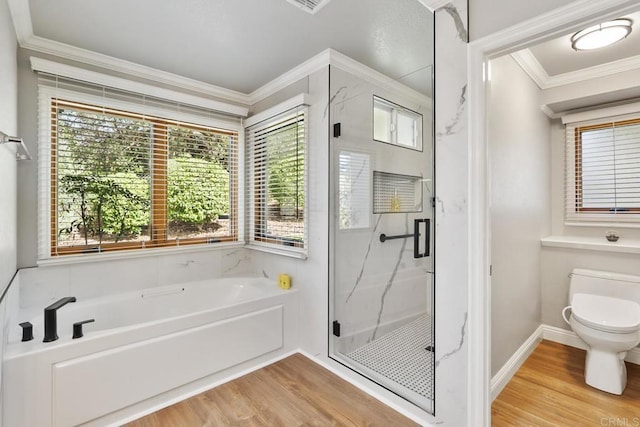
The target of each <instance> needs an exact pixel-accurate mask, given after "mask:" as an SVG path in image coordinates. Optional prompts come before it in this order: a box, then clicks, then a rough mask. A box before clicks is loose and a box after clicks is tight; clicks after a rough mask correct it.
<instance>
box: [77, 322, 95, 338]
mask: <svg viewBox="0 0 640 427" xmlns="http://www.w3.org/2000/svg"><path fill="white" fill-rule="evenodd" d="M95 321H96V319H88V320H83V321H82V322H76V323H74V324H73V339H76V338H82V337H83V336H84V334H83V333H82V325H84V324H85V323H91V322H95Z"/></svg>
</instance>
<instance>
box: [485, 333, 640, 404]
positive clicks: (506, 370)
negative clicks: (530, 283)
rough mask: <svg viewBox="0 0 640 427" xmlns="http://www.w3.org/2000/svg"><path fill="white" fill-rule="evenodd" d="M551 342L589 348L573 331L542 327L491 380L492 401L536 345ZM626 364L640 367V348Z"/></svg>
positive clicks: (633, 351)
mask: <svg viewBox="0 0 640 427" xmlns="http://www.w3.org/2000/svg"><path fill="white" fill-rule="evenodd" d="M543 339H545V340H549V341H553V342H557V343H559V344H564V345H568V346H569V347H574V348H579V349H582V350H586V349H587V346H586V344H585V343H584V341H582V340H581V339H580V338H579V337H578V336H577V335H576V334H575V332H573V331H568V330H566V329H562V328H556V327H555V326H549V325H540V326H539V327H538V329H536V331H535V332H534V333H533V334H531V336H530V337H529V338H527V340H526V341H525V342H524V343H523V344H522V345H521V346H520V348H518V350H516V352H515V353H513V356H511V357H510V358H509V360H507V363H505V364H504V365H503V366H502V368H500V370H499V371H498V372H497V373H496V374H495V375H494V376H493V378H491V401H493V400H495V398H496V397H498V395H499V394H500V392H501V391H502V390H503V389H504V388H505V386H506V385H507V384H508V383H509V381H510V380H511V378H513V376H514V375H515V374H516V372H517V371H518V369H520V366H522V364H523V363H524V362H525V360H527V358H528V357H529V356H530V355H531V353H532V352H533V350H534V349H535V347H536V345H537V344H538V343H539V342H540V341H541V340H543ZM624 360H625V361H626V362H629V363H633V364H636V365H640V347H636V348H634V349H633V350H631V351H629V352H628V353H627V357H626V358H625V359H624Z"/></svg>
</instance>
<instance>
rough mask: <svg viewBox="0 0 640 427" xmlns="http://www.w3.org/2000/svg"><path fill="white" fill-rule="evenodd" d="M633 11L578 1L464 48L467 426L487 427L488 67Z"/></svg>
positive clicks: (633, 1) (602, 0) (626, 3)
mask: <svg viewBox="0 0 640 427" xmlns="http://www.w3.org/2000/svg"><path fill="white" fill-rule="evenodd" d="M639 9H640V4H638V2H637V0H599V1H597V2H596V1H593V0H578V1H575V2H573V3H570V4H568V5H566V6H563V7H560V8H557V9H554V10H552V11H550V12H548V13H544V14H542V15H539V16H537V17H534V18H532V19H529V20H527V21H524V22H522V23H519V24H517V25H514V26H512V27H509V28H507V29H505V30H502V31H498V32H496V33H494V34H491V35H488V36H486V37H483V38H481V39H478V40H476V41H472V42H471V43H470V44H469V45H468V50H467V67H468V79H469V80H468V84H469V87H468V93H469V116H468V118H469V119H468V120H469V122H468V127H469V183H468V185H469V280H468V285H469V289H468V292H469V294H468V296H469V353H468V354H469V359H468V368H469V383H468V384H469V385H468V404H469V408H468V411H469V412H468V417H467V420H468V425H469V426H475V425H480V424H481V425H486V426H489V425H491V392H490V387H491V277H490V263H491V228H490V225H491V222H490V221H491V204H490V197H491V188H490V182H491V181H490V168H489V161H490V150H489V137H488V122H487V119H488V113H489V108H488V104H487V102H488V89H489V82H490V77H491V76H490V69H489V67H488V63H489V61H490V60H491V59H493V58H497V57H499V56H503V55H505V54H509V53H512V52H514V51H517V50H520V49H523V48H525V47H527V46H531V45H533V44H536V43H539V42H541V41H543V40H547V39H551V38H553V37H556V36H560V35H562V34H566V33H568V32H571V31H578V30H580V29H582V28H584V27H585V26H588V25H592V24H597V23H599V22H602V21H604V20H606V19H611V18H617V17H619V16H620V15H623V14H626V13H629V12H633V11H637V10H639ZM480 420H482V422H481V423H480V422H479V421H480Z"/></svg>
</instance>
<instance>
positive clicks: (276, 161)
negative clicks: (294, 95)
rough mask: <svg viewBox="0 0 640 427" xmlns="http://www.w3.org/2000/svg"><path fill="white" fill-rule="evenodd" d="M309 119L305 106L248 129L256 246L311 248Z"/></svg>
mask: <svg viewBox="0 0 640 427" xmlns="http://www.w3.org/2000/svg"><path fill="white" fill-rule="evenodd" d="M306 117H307V108H306V107H299V108H295V109H293V110H289V111H287V112H285V113H282V114H279V115H277V116H274V117H272V118H270V119H268V120H265V121H263V122H260V123H258V124H256V125H253V126H251V127H249V128H247V131H246V141H247V182H248V183H249V186H248V193H249V194H248V197H247V202H248V207H247V211H248V212H249V217H248V225H247V226H248V230H249V239H250V241H251V243H255V244H262V245H278V246H289V247H293V248H305V246H306V241H307V227H306V221H305V217H306V215H305V205H306V168H305V163H306V154H305V153H306V128H307V125H306Z"/></svg>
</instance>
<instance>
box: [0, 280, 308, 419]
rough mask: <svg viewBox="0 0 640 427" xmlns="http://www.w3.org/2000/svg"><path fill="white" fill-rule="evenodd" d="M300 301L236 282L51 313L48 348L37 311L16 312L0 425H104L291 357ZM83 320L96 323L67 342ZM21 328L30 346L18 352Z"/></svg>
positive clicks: (271, 285)
mask: <svg viewBox="0 0 640 427" xmlns="http://www.w3.org/2000/svg"><path fill="white" fill-rule="evenodd" d="M297 298H298V297H297V292H296V291H295V290H289V291H283V290H281V289H279V288H278V286H277V284H276V283H275V282H274V281H272V280H267V279H262V278H233V279H217V280H207V281H199V282H191V283H186V284H181V285H173V286H166V287H160V288H152V289H146V290H143V291H137V292H131V293H127V294H120V295H114V296H109V297H105V298H97V299H91V300H86V301H78V302H76V303H71V304H68V305H66V306H64V307H62V308H61V309H59V310H58V336H59V337H60V338H59V339H58V340H57V341H54V342H50V343H43V342H42V339H43V333H44V327H43V314H42V310H43V309H44V307H42V308H37V309H31V310H23V311H22V312H20V313H19V315H18V317H19V318H17V319H12V320H14V322H13V323H15V325H16V327H15V328H13V327H12V328H11V330H10V333H9V338H8V344H7V346H6V349H5V356H4V360H3V375H4V379H3V382H4V390H5V393H4V400H3V409H4V410H3V412H4V414H3V417H4V425H7V426H12V427H13V426H16V427H17V426H75V425H81V424H89V425H102V424H108V423H109V422H113V420H118V419H119V418H120V419H122V418H126V416H127V414H129V415H130V414H131V413H135V410H133V412H132V409H131V408H136V407H140V408H143V407H144V406H145V404H144V402H151V403H153V405H156V406H157V405H158V404H159V403H158V402H162V399H163V396H167V399H169V397H173V398H175V396H177V395H180V393H182V394H185V393H186V394H188V393H189V390H190V389H195V387H200V388H202V386H203V385H204V384H206V383H207V382H209V383H212V382H213V381H219V380H220V379H221V378H224V375H228V374H226V373H228V372H230V370H232V368H234V367H238V366H242V367H243V368H244V369H247V368H248V367H250V366H251V364H252V363H254V364H255V363H260V362H261V361H264V360H267V359H269V358H274V357H277V356H278V355H281V354H284V353H286V352H288V351H291V350H293V349H295V348H296V345H297V330H298V328H297V320H298V312H297V311H298V300H297ZM87 319H95V322H93V323H89V324H86V325H84V337H82V338H79V339H72V338H71V336H72V325H73V323H75V322H78V321H82V320H87ZM27 320H28V321H30V322H31V323H32V324H33V325H34V337H35V338H34V340H33V341H29V342H20V339H21V332H20V328H18V327H17V324H18V323H19V322H24V321H27ZM147 406H150V405H147ZM119 414H122V415H121V416H120V415H119ZM109 420H110V421H109Z"/></svg>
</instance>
